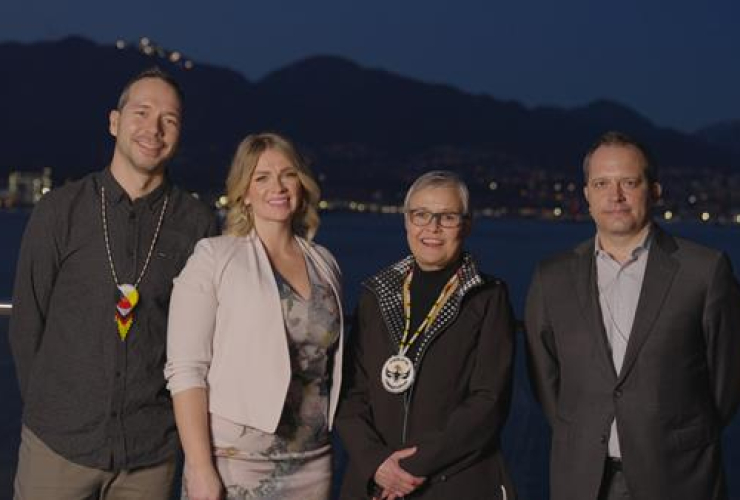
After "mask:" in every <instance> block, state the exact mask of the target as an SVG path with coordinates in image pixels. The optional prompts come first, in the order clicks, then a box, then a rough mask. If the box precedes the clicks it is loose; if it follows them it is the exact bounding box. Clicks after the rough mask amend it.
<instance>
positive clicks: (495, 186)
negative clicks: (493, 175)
mask: <svg viewBox="0 0 740 500" xmlns="http://www.w3.org/2000/svg"><path fill="white" fill-rule="evenodd" d="M488 189H490V190H491V191H496V190H497V189H498V182H496V181H491V182H489V183H488Z"/></svg>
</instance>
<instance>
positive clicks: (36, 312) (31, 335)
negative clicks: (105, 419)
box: [9, 194, 61, 399]
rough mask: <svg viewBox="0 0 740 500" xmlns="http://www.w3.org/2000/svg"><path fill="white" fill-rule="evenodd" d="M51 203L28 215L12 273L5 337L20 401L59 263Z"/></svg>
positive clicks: (42, 203)
mask: <svg viewBox="0 0 740 500" xmlns="http://www.w3.org/2000/svg"><path fill="white" fill-rule="evenodd" d="M53 199H54V198H53V194H49V195H47V196H46V197H44V198H43V199H42V200H41V201H40V202H39V204H38V205H37V206H36V208H35V209H34V211H33V213H32V214H31V217H30V219H29V221H28V224H27V225H26V229H25V232H24V234H23V239H22V241H21V248H20V254H19V258H18V265H17V267H16V273H15V284H14V287H13V314H12V316H11V318H10V331H9V337H10V347H11V350H12V353H13V359H14V361H15V367H16V375H17V377H18V384H19V387H20V394H21V398H22V399H25V395H26V389H27V388H28V383H29V378H30V373H31V368H32V366H33V362H34V358H35V357H36V353H37V352H38V350H39V348H40V345H41V342H42V338H43V335H44V329H45V327H46V316H47V312H48V309H49V303H50V301H51V296H52V292H53V289H54V283H55V281H56V277H57V273H58V271H59V266H60V260H61V259H60V249H59V240H58V236H57V232H56V231H55V229H57V228H58V225H57V224H56V223H55V221H54V220H53V217H54V213H55V209H54V206H53Z"/></svg>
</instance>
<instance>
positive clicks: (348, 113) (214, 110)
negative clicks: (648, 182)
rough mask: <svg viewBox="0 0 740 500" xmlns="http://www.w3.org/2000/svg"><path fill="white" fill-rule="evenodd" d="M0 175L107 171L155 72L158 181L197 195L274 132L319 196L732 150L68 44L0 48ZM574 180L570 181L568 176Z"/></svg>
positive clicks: (714, 158)
mask: <svg viewBox="0 0 740 500" xmlns="http://www.w3.org/2000/svg"><path fill="white" fill-rule="evenodd" d="M0 65H2V67H3V68H6V69H7V71H5V72H4V77H3V78H2V79H0V96H2V98H0V103H1V104H0V113H1V115H2V117H3V119H2V120H0V175H3V176H4V175H6V174H7V172H8V171H9V170H11V169H22V170H38V169H40V168H42V167H46V166H51V167H52V168H53V171H54V177H55V179H56V180H57V181H62V180H64V179H68V178H76V177H80V176H81V175H83V174H84V173H86V172H89V171H91V170H95V169H99V168H101V167H103V166H104V165H105V164H106V162H107V161H109V159H110V156H111V149H112V144H113V142H112V139H111V137H110V136H109V134H108V130H107V127H108V125H107V120H108V112H109V110H110V109H112V108H113V107H114V106H115V103H116V99H117V97H118V93H119V92H120V89H121V87H122V86H123V84H124V83H125V82H126V81H127V80H128V79H129V78H130V77H131V76H133V75H134V74H136V73H138V72H139V71H141V70H143V69H145V68H147V67H151V66H153V65H158V66H161V67H162V68H163V69H165V70H166V71H168V72H170V73H172V74H173V76H175V78H177V79H178V81H180V82H181V85H182V88H183V93H184V95H185V119H184V128H183V138H182V145H181V149H180V152H179V154H178V156H177V158H176V159H175V161H174V162H173V166H172V169H171V170H172V174H173V177H175V178H176V179H177V180H178V181H179V182H182V183H183V184H185V185H186V186H188V187H191V188H197V189H199V190H204V191H211V192H218V191H219V190H221V189H222V185H223V182H224V178H225V173H226V169H227V168H228V164H229V162H230V160H231V157H232V155H233V153H234V151H235V149H236V146H237V144H238V143H239V141H240V140H241V139H242V138H243V137H244V136H246V135H247V134H249V133H253V132H257V131H262V130H274V131H278V132H282V133H285V134H287V135H288V136H289V137H291V138H293V139H294V140H295V141H296V142H297V143H298V144H299V146H300V148H301V150H302V151H303V152H304V153H305V154H306V156H307V157H308V158H309V159H310V161H311V164H312V166H313V168H314V169H315V170H316V172H317V173H318V174H319V177H320V179H321V180H322V183H323V185H324V188H325V191H326V192H327V193H328V194H334V195H338V194H341V195H345V196H348V195H354V194H358V195H367V194H368V193H373V192H377V191H378V190H391V191H393V190H394V189H395V190H398V191H399V192H400V191H402V190H403V189H405V187H406V183H407V182H408V180H410V179H412V178H413V177H414V176H415V175H417V174H418V173H419V172H420V171H423V170H428V169H430V168H453V169H457V170H460V171H462V172H463V173H464V174H465V175H469V176H471V177H472V178H475V179H483V180H484V179H486V178H490V177H491V176H493V175H499V174H500V173H501V172H507V171H510V170H516V171H526V170H528V169H529V170H545V171H551V172H569V173H574V172H576V173H577V171H578V168H579V167H578V165H579V164H580V162H581V158H582V156H583V153H584V151H585V150H586V149H587V147H588V145H589V143H590V142H591V141H593V139H595V138H596V137H597V136H598V135H599V134H601V133H602V132H604V131H606V130H611V129H618V130H622V131H625V132H627V133H631V134H634V135H635V136H637V137H639V138H640V139H641V140H642V141H643V142H645V143H646V144H648V145H649V146H650V148H651V149H652V150H653V152H654V153H655V156H656V157H657V158H658V160H659V163H661V165H663V166H664V167H669V168H673V167H676V168H682V169H687V168H688V169H692V168H696V169H702V170H706V169H716V170H718V171H727V170H737V169H738V168H739V167H740V151H738V149H737V148H733V147H732V145H731V144H730V145H728V144H727V143H726V142H722V141H715V140H712V139H711V137H710V136H709V135H706V134H694V135H689V134H684V133H680V132H678V131H675V130H671V129H669V128H664V127H659V126H656V125H655V124H653V123H652V122H651V121H650V120H648V119H646V118H645V117H643V116H641V115H640V114H639V113H637V112H635V111H634V110H632V109H630V108H628V107H626V106H623V105H621V104H619V103H616V102H613V101H609V100H600V101H595V102H592V103H590V104H588V105H586V106H582V107H578V108H573V109H564V108H557V107H535V108H528V107H526V106H523V105H522V104H519V103H517V102H514V101H503V100H499V99H496V98H494V97H492V96H488V95H481V94H478V95H474V94H469V93H465V92H462V91H460V90H458V89H456V88H453V87H451V86H448V85H439V84H430V83H424V82H420V81H417V80H414V79H411V78H406V77H403V76H400V75H397V74H394V73H391V72H388V71H384V70H379V69H369V68H365V67H362V66H360V65H358V64H356V63H354V62H352V61H349V60H346V59H342V58H339V57H332V56H316V57H310V58H307V59H304V60H301V61H297V62H295V63H293V64H290V65H288V66H286V67H284V68H282V69H279V70H277V71H274V72H272V73H270V74H268V75H267V76H265V77H264V78H262V79H261V80H259V81H256V82H252V81H249V80H248V79H246V78H245V77H244V76H243V75H241V74H239V73H237V72H235V71H232V70H229V69H226V68H221V67H217V66H213V65H208V64H195V65H194V67H193V68H192V69H185V68H184V67H183V65H182V64H181V63H173V62H170V60H169V59H168V58H167V57H166V54H160V55H156V52H155V55H154V56H148V55H145V54H143V53H142V52H141V51H140V50H138V49H137V47H135V46H129V47H127V48H123V49H119V48H117V47H115V46H113V45H111V46H107V45H99V44H96V43H93V42H91V41H88V40H86V39H83V38H79V37H70V38H66V39H63V40H60V41H54V42H39V43H30V44H20V43H3V44H0ZM576 175H577V174H576Z"/></svg>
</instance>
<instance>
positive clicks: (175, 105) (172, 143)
mask: <svg viewBox="0 0 740 500" xmlns="http://www.w3.org/2000/svg"><path fill="white" fill-rule="evenodd" d="M180 114H181V112H180V99H179V97H178V95H177V92H176V91H175V89H173V88H172V86H170V84H168V83H167V82H165V81H164V80H162V79H160V78H144V79H141V80H139V81H137V82H135V83H134V84H133V85H131V87H130V89H129V93H128V99H127V100H126V101H125V103H124V105H123V107H122V108H121V109H120V110H113V111H111V112H110V116H109V119H110V124H109V130H110V133H111V135H113V136H114V137H115V138H116V147H115V151H114V153H113V161H112V162H111V169H112V170H113V172H114V173H124V172H125V173H126V174H130V173H138V174H143V175H145V176H150V175H161V174H162V172H163V171H164V167H165V165H166V163H167V161H168V160H169V159H170V158H172V156H173V155H174V153H175V149H176V148H177V142H178V140H179V138H180V118H181V117H180Z"/></svg>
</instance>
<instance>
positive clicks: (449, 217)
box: [407, 208, 468, 228]
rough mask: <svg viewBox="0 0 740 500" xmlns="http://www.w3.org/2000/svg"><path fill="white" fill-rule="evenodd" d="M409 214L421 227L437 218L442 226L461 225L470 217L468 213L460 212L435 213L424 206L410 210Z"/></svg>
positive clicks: (414, 222) (416, 224)
mask: <svg viewBox="0 0 740 500" xmlns="http://www.w3.org/2000/svg"><path fill="white" fill-rule="evenodd" d="M407 214H408V216H409V220H410V221H411V223H412V224H413V225H415V226H420V227H423V226H428V225H429V224H430V223H431V222H432V221H433V220H434V219H436V220H437V223H438V224H439V225H440V226H442V227H448V228H452V227H460V226H461V225H462V223H463V222H464V221H465V219H467V218H468V216H467V215H465V214H461V213H458V212H437V213H435V212H430V211H429V210H424V209H423V208H418V209H415V210H409V211H408V212H407Z"/></svg>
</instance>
